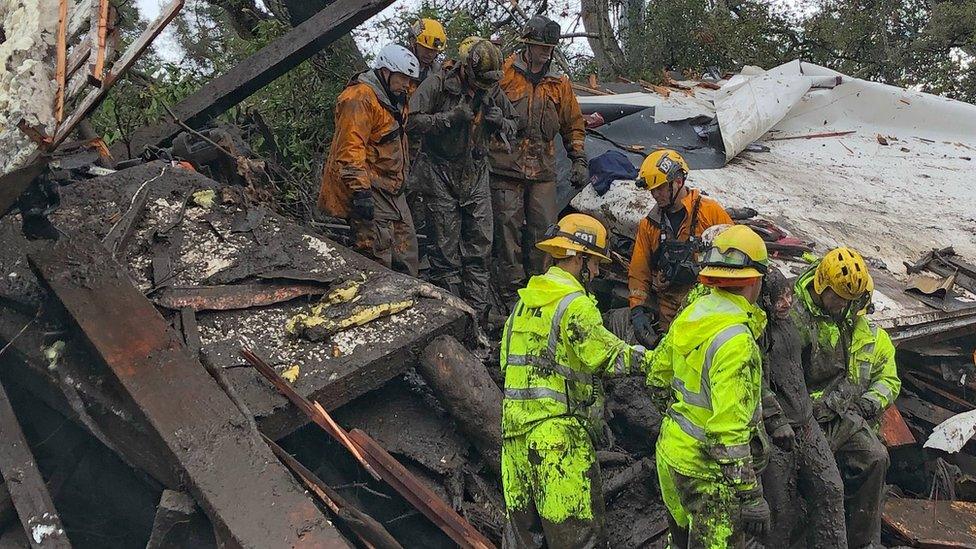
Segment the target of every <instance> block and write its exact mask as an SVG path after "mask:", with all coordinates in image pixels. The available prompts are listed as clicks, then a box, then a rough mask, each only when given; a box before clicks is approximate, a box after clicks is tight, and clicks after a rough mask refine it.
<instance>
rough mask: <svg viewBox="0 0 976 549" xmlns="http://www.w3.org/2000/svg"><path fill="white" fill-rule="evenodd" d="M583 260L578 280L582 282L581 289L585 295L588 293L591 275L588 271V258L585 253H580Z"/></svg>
mask: <svg viewBox="0 0 976 549" xmlns="http://www.w3.org/2000/svg"><path fill="white" fill-rule="evenodd" d="M580 258H581V259H582V260H583V266H582V267H580V279H581V280H580V282H581V283H582V284H583V291H584V292H585V293H586V295H589V294H590V281H591V280H592V278H593V277H592V275H591V273H590V259H589V258H588V257H587V256H586V255H585V254H583V255H580Z"/></svg>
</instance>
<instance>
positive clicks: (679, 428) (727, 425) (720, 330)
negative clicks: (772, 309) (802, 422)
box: [647, 288, 768, 490]
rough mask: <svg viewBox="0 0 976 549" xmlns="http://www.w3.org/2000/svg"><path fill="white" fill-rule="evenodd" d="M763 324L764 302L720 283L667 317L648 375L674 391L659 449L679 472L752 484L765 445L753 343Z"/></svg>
mask: <svg viewBox="0 0 976 549" xmlns="http://www.w3.org/2000/svg"><path fill="white" fill-rule="evenodd" d="M765 326H766V315H765V313H764V312H763V311H762V309H760V308H759V307H756V306H755V305H753V304H751V303H749V301H748V300H746V299H745V298H743V297H742V296H739V295H736V294H732V293H729V292H726V291H724V290H722V289H718V288H713V289H712V291H711V292H709V293H708V295H704V296H702V297H700V298H698V299H696V300H694V301H693V302H692V303H691V304H689V305H688V306H687V307H686V308H685V309H684V310H683V311H682V312H681V313H680V314H679V315H678V317H677V318H675V320H674V322H673V323H672V324H671V327H670V329H669V330H668V334H667V335H666V336H665V338H664V340H663V341H662V342H661V344H660V345H659V347H658V349H657V350H656V352H655V355H654V359H653V360H652V362H651V371H650V373H649V375H648V379H647V381H648V384H649V385H650V386H651V387H653V388H656V389H658V390H665V389H667V388H670V391H671V393H672V400H671V403H670V405H669V406H668V410H667V413H666V415H665V418H664V419H663V421H662V422H661V434H660V436H659V437H658V442H657V452H658V456H659V457H660V458H662V459H664V461H666V462H667V463H668V465H670V466H671V467H672V468H674V469H675V470H677V471H678V472H680V473H682V474H684V475H686V476H691V477H696V478H702V479H709V480H717V481H722V482H727V483H730V484H733V485H735V486H736V488H737V489H740V490H750V489H753V488H755V487H756V486H757V480H756V473H757V471H756V469H757V467H756V466H755V465H756V463H757V461H765V451H766V450H765V449H766V448H768V444H767V441H766V434H765V431H764V429H763V423H762V405H761V395H762V355H761V353H760V350H759V347H758V345H757V344H756V338H757V337H758V336H759V335H761V334H762V331H763V329H765ZM754 442H756V443H757V444H753V443H754ZM754 452H755V453H756V455H754Z"/></svg>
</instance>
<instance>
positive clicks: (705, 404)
mask: <svg viewBox="0 0 976 549" xmlns="http://www.w3.org/2000/svg"><path fill="white" fill-rule="evenodd" d="M751 333H752V332H751V331H750V330H749V328H748V327H747V326H746V325H745V324H733V325H732V326H729V327H727V328H725V329H723V330H722V331H721V332H719V333H718V334H716V335H715V337H714V338H712V343H711V344H710V345H709V346H708V349H707V350H706V351H705V360H704V361H703V362H702V372H701V384H700V386H699V390H698V392H694V391H692V390H691V389H689V388H688V387H687V386H686V385H685V382H684V380H682V379H680V378H677V377H675V378H673V379H672V380H671V386H672V387H674V389H675V390H676V391H678V392H679V393H681V396H682V397H683V398H682V400H684V401H685V402H686V403H688V404H691V405H693V406H698V407H699V408H704V409H706V410H711V409H712V388H711V382H710V380H709V370H711V369H712V362H713V361H714V360H715V354H716V353H718V350H719V349H721V348H722V345H725V344H726V343H727V342H728V341H729V340H730V339H732V338H733V337H735V336H737V335H740V334H751Z"/></svg>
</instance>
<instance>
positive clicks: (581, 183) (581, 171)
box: [569, 158, 590, 189]
mask: <svg viewBox="0 0 976 549" xmlns="http://www.w3.org/2000/svg"><path fill="white" fill-rule="evenodd" d="M569 181H570V183H572V184H573V188H574V189H582V188H583V187H585V186H586V185H587V184H589V182H590V167H589V166H588V165H587V163H586V159H585V158H577V159H576V160H574V161H573V172H572V174H571V175H570V176H569Z"/></svg>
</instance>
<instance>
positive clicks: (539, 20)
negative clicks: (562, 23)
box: [519, 15, 562, 46]
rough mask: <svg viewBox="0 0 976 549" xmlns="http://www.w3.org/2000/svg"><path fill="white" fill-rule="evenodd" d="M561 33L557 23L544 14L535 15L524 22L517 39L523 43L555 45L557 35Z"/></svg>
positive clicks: (557, 39) (557, 42)
mask: <svg viewBox="0 0 976 549" xmlns="http://www.w3.org/2000/svg"><path fill="white" fill-rule="evenodd" d="M561 33H562V31H561V29H560V28H559V23H557V22H555V21H553V20H552V19H549V18H548V17H546V16H544V15H536V16H535V17H533V18H532V19H529V22H528V23H526V24H525V29H524V30H523V31H522V36H521V37H520V38H519V40H520V41H521V42H522V43H523V44H535V45H537V46H555V45H557V44H559V35H560V34H561Z"/></svg>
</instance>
